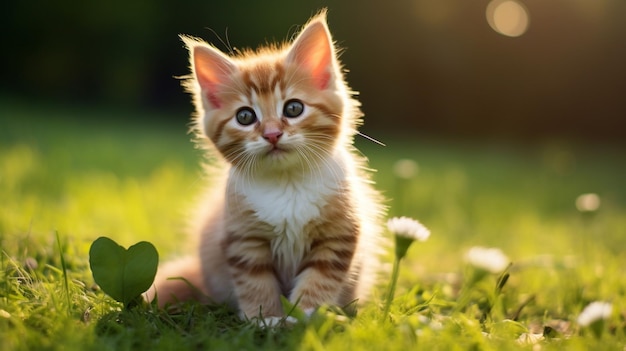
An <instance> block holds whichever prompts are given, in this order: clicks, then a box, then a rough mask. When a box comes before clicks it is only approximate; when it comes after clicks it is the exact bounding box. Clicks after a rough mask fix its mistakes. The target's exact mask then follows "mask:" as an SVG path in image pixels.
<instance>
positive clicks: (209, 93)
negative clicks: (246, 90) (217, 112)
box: [202, 88, 222, 108]
mask: <svg viewBox="0 0 626 351" xmlns="http://www.w3.org/2000/svg"><path fill="white" fill-rule="evenodd" d="M202 90H204V91H205V92H206V93H205V95H206V97H207V99H208V100H209V103H210V104H211V106H213V107H215V108H221V107H222V101H221V100H220V99H219V98H218V97H217V89H214V90H212V89H206V90H205V89H204V88H203V89H202Z"/></svg>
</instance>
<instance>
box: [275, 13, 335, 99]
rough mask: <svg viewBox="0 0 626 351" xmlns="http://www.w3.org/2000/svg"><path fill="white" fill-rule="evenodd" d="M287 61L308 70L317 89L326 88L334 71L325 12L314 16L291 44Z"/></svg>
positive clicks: (331, 44) (333, 51)
mask: <svg viewBox="0 0 626 351" xmlns="http://www.w3.org/2000/svg"><path fill="white" fill-rule="evenodd" d="M287 61H289V62H293V63H295V64H297V65H299V66H300V67H302V68H304V69H306V70H308V72H310V74H311V75H312V77H313V79H314V81H315V85H316V86H317V87H318V88H319V89H326V88H328V87H329V86H330V85H331V83H332V81H333V79H334V72H335V67H334V65H335V48H334V46H333V41H332V38H331V37H330V32H329V31H328V26H327V24H326V12H322V13H320V14H319V15H317V16H316V17H314V18H313V19H312V20H311V21H310V22H309V23H308V24H307V25H306V26H305V27H304V29H303V30H302V32H300V34H299V35H298V37H297V38H296V39H295V40H294V42H293V44H291V48H290V49H289V54H288V55H287Z"/></svg>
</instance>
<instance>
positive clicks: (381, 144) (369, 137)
mask: <svg viewBox="0 0 626 351" xmlns="http://www.w3.org/2000/svg"><path fill="white" fill-rule="evenodd" d="M356 134H357V135H359V136H361V137H363V138H365V139H367V140H369V141H372V142H374V143H376V144H378V145H380V146H387V145H385V144H384V143H383V142H381V141H378V140H376V139H374V138H372V137H371V136H369V135H367V134H363V133H361V132H359V131H358V130H357V131H356Z"/></svg>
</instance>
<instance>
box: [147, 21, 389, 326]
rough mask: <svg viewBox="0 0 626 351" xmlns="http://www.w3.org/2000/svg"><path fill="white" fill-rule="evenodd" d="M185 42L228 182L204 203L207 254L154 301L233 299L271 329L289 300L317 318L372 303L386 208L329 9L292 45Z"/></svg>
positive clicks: (180, 267)
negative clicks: (227, 46) (360, 148)
mask: <svg viewBox="0 0 626 351" xmlns="http://www.w3.org/2000/svg"><path fill="white" fill-rule="evenodd" d="M182 39H183V40H184V42H185V44H186V45H187V47H188V49H189V52H190V61H191V69H192V74H191V76H190V77H189V78H188V80H187V81H186V82H185V86H186V88H187V90H188V91H189V92H190V93H191V94H192V95H193V99H194V103H195V107H196V110H197V113H196V116H195V119H194V122H195V124H194V129H195V132H196V133H197V134H198V135H199V136H200V139H202V141H203V142H204V143H205V144H206V145H205V146H206V147H207V148H208V149H209V150H215V149H216V150H217V151H218V152H219V155H221V158H223V159H224V160H225V161H226V162H225V173H226V175H225V177H224V179H223V181H222V182H217V185H216V184H215V182H213V184H212V185H213V188H214V189H215V190H216V191H215V192H216V195H213V196H211V197H209V200H208V201H207V203H206V204H205V206H203V207H202V208H201V215H202V216H203V218H204V219H203V221H202V225H201V228H200V229H199V231H200V235H201V236H200V243H199V256H198V257H190V258H186V259H182V260H179V261H175V262H172V263H169V264H166V265H164V266H163V267H161V268H160V269H159V273H158V275H157V278H156V282H155V287H154V289H151V290H150V291H149V292H148V298H149V299H150V300H151V299H153V298H154V297H155V295H158V303H159V305H160V306H164V305H165V304H169V303H172V302H177V301H181V300H186V299H193V298H198V299H204V300H206V301H212V302H218V303H222V302H228V303H231V304H232V305H233V306H235V307H237V308H238V309H239V311H240V316H241V317H242V318H249V319H253V318H257V317H262V318H265V319H266V321H270V322H271V321H276V320H277V319H278V318H280V317H282V316H283V310H282V306H281V301H280V296H281V295H283V296H286V297H288V299H289V300H290V301H291V302H293V303H296V302H297V303H298V306H299V307H300V308H302V309H304V310H305V311H307V312H309V313H310V312H311V311H313V310H314V309H315V308H317V307H319V306H320V305H323V304H329V305H336V306H339V307H344V306H346V305H349V304H350V303H351V302H353V300H356V299H363V298H365V297H366V296H367V293H368V292H369V290H370V289H371V287H372V283H373V282H374V278H375V275H376V272H375V270H376V268H377V266H378V261H377V254H378V251H379V250H378V249H379V242H378V239H379V234H380V232H381V227H380V225H379V222H380V218H381V216H382V215H383V212H384V209H383V206H381V205H380V202H381V196H380V195H379V193H378V192H376V191H375V190H374V189H373V188H372V186H371V181H370V179H369V175H368V174H367V173H366V171H365V170H364V166H365V160H364V158H362V157H361V156H359V155H358V154H357V151H356V149H355V148H354V147H353V146H352V143H353V138H354V135H355V134H356V133H357V131H356V128H357V126H358V125H359V124H360V122H361V120H360V118H361V116H362V114H361V112H360V110H359V105H360V104H359V103H358V102H357V101H356V100H354V99H353V98H352V97H351V91H350V90H349V88H348V86H347V84H346V82H345V81H344V77H343V74H342V70H341V67H340V64H339V61H338V60H337V53H336V49H335V47H334V45H333V42H332V39H331V36H330V33H329V31H328V27H327V24H326V13H325V11H323V12H321V13H320V14H318V15H316V16H315V17H313V18H312V19H311V20H310V21H309V23H308V24H306V25H305V26H304V28H303V29H302V31H301V32H300V33H299V35H298V36H297V37H296V38H295V40H293V42H291V43H287V44H284V45H282V46H270V47H264V48H260V49H258V50H257V51H254V52H253V51H250V50H248V51H244V52H237V53H235V54H232V55H230V56H229V55H226V54H224V53H222V52H220V51H219V50H218V49H216V48H215V47H213V46H210V45H209V44H206V43H205V42H203V41H200V40H197V39H193V38H190V37H182ZM168 277H182V278H184V279H174V280H172V279H169V280H168V279H167V278H168ZM194 286H195V287H194Z"/></svg>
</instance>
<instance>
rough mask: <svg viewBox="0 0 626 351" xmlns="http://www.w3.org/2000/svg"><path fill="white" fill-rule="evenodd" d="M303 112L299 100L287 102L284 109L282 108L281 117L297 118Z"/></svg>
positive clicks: (302, 105)
mask: <svg viewBox="0 0 626 351" xmlns="http://www.w3.org/2000/svg"><path fill="white" fill-rule="evenodd" d="M303 111H304V104H303V103H302V101H300V100H296V99H293V100H289V101H287V102H286V103H285V107H284V108H283V115H285V117H290V118H294V117H298V116H300V115H301V114H302V112H303Z"/></svg>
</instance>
